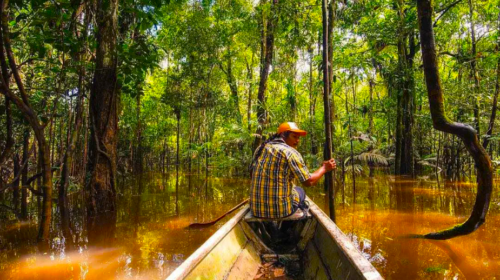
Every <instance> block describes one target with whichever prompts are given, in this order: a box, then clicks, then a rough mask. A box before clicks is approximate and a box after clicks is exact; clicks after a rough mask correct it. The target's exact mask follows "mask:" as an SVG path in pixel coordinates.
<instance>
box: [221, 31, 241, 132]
mask: <svg viewBox="0 0 500 280" xmlns="http://www.w3.org/2000/svg"><path fill="white" fill-rule="evenodd" d="M227 52H228V54H227V69H224V66H223V65H222V64H220V68H221V69H222V72H224V74H226V80H227V84H228V85H229V89H230V91H231V97H230V106H231V108H232V110H234V113H235V115H236V121H237V122H238V124H240V125H241V122H242V121H243V117H242V116H241V112H240V101H239V97H238V85H237V84H236V79H235V78H234V75H233V66H232V58H231V41H230V42H229V44H228V46H227Z"/></svg>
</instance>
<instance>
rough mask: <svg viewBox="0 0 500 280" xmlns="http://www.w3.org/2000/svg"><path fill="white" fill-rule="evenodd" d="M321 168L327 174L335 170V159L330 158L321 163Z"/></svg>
mask: <svg viewBox="0 0 500 280" xmlns="http://www.w3.org/2000/svg"><path fill="white" fill-rule="evenodd" d="M323 167H324V168H325V170H326V172H329V171H332V170H333V169H335V168H337V163H336V162H335V159H333V158H331V159H330V160H328V161H323Z"/></svg>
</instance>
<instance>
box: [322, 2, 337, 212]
mask: <svg viewBox="0 0 500 280" xmlns="http://www.w3.org/2000/svg"><path fill="white" fill-rule="evenodd" d="M327 5H328V4H327V0H322V5H321V6H322V15H323V106H324V112H325V113H324V114H325V117H324V121H325V146H324V149H323V159H324V160H330V159H331V158H332V147H333V146H332V123H331V120H332V119H331V116H330V113H331V111H330V110H331V108H330V106H331V105H330V96H329V95H330V71H329V67H328V64H329V63H328V58H329V56H328V8H327ZM334 188H335V181H334V180H333V172H332V171H330V172H327V173H325V189H327V190H328V208H329V210H330V219H332V220H333V221H334V222H335V194H334Z"/></svg>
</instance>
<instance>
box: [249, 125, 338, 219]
mask: <svg viewBox="0 0 500 280" xmlns="http://www.w3.org/2000/svg"><path fill="white" fill-rule="evenodd" d="M306 134H307V132H306V131H304V130H301V129H299V128H298V126H297V125H296V124H295V123H293V122H286V123H282V124H280V126H279V127H278V131H277V133H276V134H275V135H273V136H272V137H271V138H270V139H269V140H267V141H265V142H264V143H262V144H261V145H260V146H259V148H257V150H256V152H255V154H254V157H253V162H252V167H251V172H252V184H251V188H250V208H251V209H252V214H253V215H254V216H255V217H260V218H284V217H287V216H290V215H292V214H293V213H295V211H296V210H297V209H298V208H299V206H300V205H303V203H304V199H305V192H304V190H303V189H302V188H300V187H297V186H295V185H294V183H293V181H294V180H298V181H299V182H300V183H301V184H302V185H303V186H313V185H315V184H316V183H317V182H318V180H319V179H320V178H321V177H322V176H323V175H324V174H325V173H326V172H329V171H331V170H333V169H335V168H336V163H335V160H334V159H330V160H329V161H325V162H323V165H322V166H321V167H320V168H319V169H318V170H316V171H315V172H314V173H312V174H310V173H309V170H308V169H307V166H306V165H305V163H304V160H303V159H302V156H301V155H300V153H299V152H298V151H297V150H296V149H297V146H298V145H299V142H300V137H301V136H305V135H306Z"/></svg>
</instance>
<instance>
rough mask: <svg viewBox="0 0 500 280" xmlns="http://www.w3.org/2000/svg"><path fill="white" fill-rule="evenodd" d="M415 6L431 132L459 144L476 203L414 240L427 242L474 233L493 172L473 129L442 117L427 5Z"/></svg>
mask: <svg viewBox="0 0 500 280" xmlns="http://www.w3.org/2000/svg"><path fill="white" fill-rule="evenodd" d="M417 3H418V5H417V6H418V19H419V28H420V43H421V47H422V60H423V66H424V75H425V82H426V85H427V93H428V98H429V106H430V110H431V116H432V122H433V125H434V128H436V129H437V130H440V131H443V132H446V133H451V134H454V135H456V136H458V137H459V138H460V139H461V140H462V141H463V143H464V145H465V147H466V148H467V150H468V151H469V154H470V155H471V156H472V158H473V159H474V162H475V164H476V167H477V195H476V201H475V203H474V208H473V209H472V213H471V215H470V217H469V218H468V219H467V221H465V222H464V223H462V224H460V225H457V226H455V227H453V228H451V229H447V230H443V231H440V232H435V233H429V234H426V235H423V236H421V235H420V236H417V237H424V238H428V239H449V238H452V237H456V236H461V235H466V234H469V233H471V232H474V231H475V230H476V229H477V228H479V227H480V226H481V225H482V224H483V223H484V222H485V220H486V214H487V213H488V209H489V204H490V199H491V192H492V187H493V176H492V173H493V171H492V166H491V161H490V158H489V157H488V154H487V153H486V151H485V150H484V149H483V147H482V146H481V145H480V143H479V139H478V136H477V134H476V132H475V131H474V129H473V128H472V127H470V126H468V125H464V124H462V123H455V122H451V121H450V120H449V119H448V118H447V117H446V116H445V112H444V102H443V92H442V89H441V82H440V79H439V71H438V65H437V56H436V48H435V43H434V31H433V28H432V6H431V1H430V0H418V1H417Z"/></svg>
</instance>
